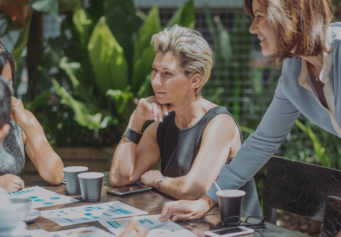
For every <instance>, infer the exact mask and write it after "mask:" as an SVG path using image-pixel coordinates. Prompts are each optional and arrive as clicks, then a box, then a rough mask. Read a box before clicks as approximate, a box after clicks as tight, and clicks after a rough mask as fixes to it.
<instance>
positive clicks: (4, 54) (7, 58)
mask: <svg viewBox="0 0 341 237" xmlns="http://www.w3.org/2000/svg"><path fill="white" fill-rule="evenodd" d="M0 74H1V76H2V77H3V78H4V79H6V81H7V82H8V83H9V84H10V86H11V87H12V88H13V86H14V82H15V62H14V59H13V57H12V56H11V55H10V54H9V52H8V51H7V50H6V48H5V47H4V45H3V44H1V43H0ZM10 100H11V106H12V113H11V114H10V116H9V117H7V120H8V123H9V125H10V130H9V133H8V135H7V136H6V138H5V139H4V142H3V147H2V149H1V150H0V186H1V187H3V188H4V189H5V190H6V191H7V192H15V191H18V190H19V189H21V188H24V181H23V180H22V179H20V177H19V175H20V173H21V171H22V169H23V168H24V164H25V151H26V153H27V155H28V157H29V158H30V159H31V161H32V163H33V164H34V166H35V167H36V168H37V170H38V172H39V174H40V176H41V177H42V178H43V179H44V180H46V181H48V182H49V183H50V184H51V185H58V184H60V183H61V182H62V181H63V179H64V173H63V168H64V165H63V162H62V160H61V159H60V157H59V156H58V155H57V154H56V153H55V152H54V151H53V149H52V147H51V146H50V144H49V143H48V141H47V139H46V137H45V133H44V130H43V128H42V127H41V125H40V124H39V122H38V120H37V119H36V118H35V117H34V115H33V114H32V113H31V112H30V111H28V110H26V109H25V108H24V106H23V103H22V101H21V100H18V99H16V98H14V97H13V96H12V97H11V98H10ZM0 116H1V117H2V115H0ZM9 118H10V119H9Z"/></svg>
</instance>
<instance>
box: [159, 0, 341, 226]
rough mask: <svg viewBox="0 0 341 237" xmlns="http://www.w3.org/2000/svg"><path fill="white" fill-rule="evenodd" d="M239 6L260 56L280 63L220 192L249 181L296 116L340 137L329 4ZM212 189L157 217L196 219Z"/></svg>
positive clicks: (303, 0)
mask: <svg viewBox="0 0 341 237" xmlns="http://www.w3.org/2000/svg"><path fill="white" fill-rule="evenodd" d="M244 7H245V11H246V13H247V14H248V15H249V16H250V17H251V18H252V19H253V23H252V25H251V27H250V32H251V33H252V34H256V35H257V37H258V39H259V40H260V45H261V47H262V54H263V55H267V56H271V57H272V58H273V59H274V60H275V62H276V63H280V62H282V61H283V60H284V62H283V66H282V76H281V78H280V79H279V83H278V86H277V89H276V91H275V95H274V99H273V101H272V103H271V105H270V107H269V108H268V110H267V112H266V114H265V115H264V117H263V119H262V121H261V123H260V124H259V126H258V128H257V130H256V132H255V133H254V134H251V135H250V137H249V138H248V139H247V140H246V141H245V143H244V144H243V145H242V146H241V148H240V150H239V151H238V153H237V154H236V156H235V157H234V159H233V160H232V162H231V163H230V165H228V166H224V167H223V168H222V170H221V172H220V175H219V178H218V180H217V183H218V184H219V186H220V187H221V188H222V189H238V188H239V187H241V186H242V185H243V184H245V182H247V181H248V180H250V179H251V178H252V177H253V176H254V175H255V174H256V172H257V171H258V170H259V169H260V168H261V167H262V166H263V165H264V164H265V163H266V162H267V161H268V160H269V159H270V157H271V156H272V154H274V153H275V152H276V151H277V149H278V148H279V146H280V145H281V144H282V142H284V141H285V139H286V137H287V134H288V133H289V132H290V130H291V128H292V126H293V125H294V124H295V121H296V119H297V118H298V116H299V115H300V114H301V113H302V114H303V115H304V116H305V117H306V118H308V119H309V120H311V121H312V122H314V123H315V124H316V125H318V126H320V127H321V128H323V129H325V130H326V131H328V132H330V133H332V134H334V135H336V136H338V137H341V93H340V92H341V67H339V66H340V64H341V24H340V23H332V24H331V21H332V18H333V5H332V3H331V1H330V0H244ZM216 191H217V189H216V188H215V187H214V186H213V188H212V189H211V190H210V191H209V192H208V193H207V195H206V196H204V197H203V198H202V199H203V200H204V203H203V202H202V201H201V200H197V201H184V200H182V201H177V202H172V203H166V204H165V205H164V208H163V211H162V215H161V217H160V219H161V220H167V219H169V218H172V220H173V221H180V220H188V219H197V218H200V217H202V216H203V215H204V214H205V213H206V212H207V211H208V210H210V209H211V208H213V207H214V206H215V205H216V204H217V196H216V194H215V193H216ZM208 207H209V208H208ZM173 213H182V214H177V215H174V216H173V217H172V214H173Z"/></svg>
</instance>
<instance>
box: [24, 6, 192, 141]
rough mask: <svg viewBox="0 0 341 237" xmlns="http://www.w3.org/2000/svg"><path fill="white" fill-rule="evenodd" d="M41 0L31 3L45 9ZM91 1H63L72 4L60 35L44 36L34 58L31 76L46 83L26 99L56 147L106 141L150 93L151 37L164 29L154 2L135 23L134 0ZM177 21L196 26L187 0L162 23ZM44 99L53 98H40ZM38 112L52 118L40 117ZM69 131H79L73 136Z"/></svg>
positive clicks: (42, 9)
mask: <svg viewBox="0 0 341 237" xmlns="http://www.w3.org/2000/svg"><path fill="white" fill-rule="evenodd" d="M46 1H47V0H46ZM43 2H44V1H43V0H39V1H38V0H37V1H35V2H31V4H32V5H31V6H32V7H34V8H35V9H38V8H37V7H38V6H39V7H40V8H39V10H40V11H47V10H46V9H44V8H43V5H39V4H42V3H43ZM38 3H39V4H38ZM33 4H38V5H33ZM65 4H66V3H65ZM60 5H61V1H60V2H59V6H60ZM89 5H90V6H89V8H86V9H85V8H82V7H81V2H80V1H73V2H72V4H71V3H70V5H69V6H67V7H66V8H73V9H74V13H73V15H66V17H65V18H63V20H62V22H61V24H62V29H61V32H62V34H61V36H59V37H56V38H50V39H49V40H48V41H47V42H46V44H45V46H44V49H43V50H42V52H43V53H42V54H41V57H40V60H39V67H38V80H37V81H38V84H39V85H44V83H47V85H46V87H42V88H39V91H37V94H39V95H38V96H37V97H36V98H35V99H34V100H33V101H30V102H28V103H27V102H26V106H27V108H28V109H30V110H32V111H34V113H35V115H36V116H37V117H38V119H39V121H40V122H41V123H42V125H43V127H44V129H46V130H45V131H46V132H47V133H48V134H49V136H51V138H50V141H53V142H51V144H52V143H53V144H54V145H56V146H61V145H64V146H72V145H82V144H83V145H86V144H92V145H98V146H105V144H110V145H112V144H113V143H114V140H115V134H117V135H116V137H119V135H120V134H121V133H122V132H123V129H124V127H125V126H126V124H127V122H128V120H129V118H130V115H131V114H132V112H133V111H134V109H135V108H136V102H135V101H136V99H139V98H142V97H147V96H150V95H152V94H153V90H152V88H151V85H150V76H151V72H152V67H151V65H152V62H153V60H154V57H155V52H154V50H153V47H152V46H151V45H150V41H151V37H152V35H154V34H155V33H157V32H159V31H161V30H163V28H162V27H161V22H160V16H159V9H158V6H154V7H153V8H152V9H151V10H150V12H149V13H148V14H147V15H146V17H145V19H144V21H143V22H142V26H141V27H139V22H138V21H139V20H140V19H139V17H138V16H137V10H136V9H135V6H134V4H133V1H132V0H125V1H122V0H90V1H89ZM50 13H51V12H50ZM175 23H176V24H179V25H182V26H186V27H192V28H193V27H194V24H195V9H194V5H193V1H188V2H187V3H185V4H184V5H183V6H181V7H180V8H179V9H178V10H177V11H176V13H175V14H174V16H173V17H172V19H171V21H170V22H168V24H167V26H172V25H173V24H175ZM18 51H19V47H18ZM51 87H52V90H51ZM44 88H45V89H44ZM56 96H58V97H56ZM50 98H52V99H50ZM56 98H58V99H56ZM44 100H45V102H46V100H47V101H53V102H51V103H50V104H49V105H46V104H43V101H44ZM44 114H46V115H48V116H54V118H53V119H51V120H46V119H45V118H44V116H43V115H44ZM72 118H73V119H72ZM66 119H68V121H65V120H66ZM58 120H59V121H58ZM69 120H71V121H69ZM72 131H74V132H79V133H81V134H83V135H84V136H85V137H84V136H83V137H80V138H78V137H77V138H75V137H74V136H73V135H70V133H71V132H72ZM62 140H63V141H62ZM64 141H65V142H64ZM94 141H96V142H95V143H94Z"/></svg>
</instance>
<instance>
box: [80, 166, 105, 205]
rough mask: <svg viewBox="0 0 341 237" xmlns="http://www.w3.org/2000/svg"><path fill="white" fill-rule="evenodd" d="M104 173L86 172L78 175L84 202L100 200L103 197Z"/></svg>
mask: <svg viewBox="0 0 341 237" xmlns="http://www.w3.org/2000/svg"><path fill="white" fill-rule="evenodd" d="M103 176H104V174H103V173H99V172H85V173H81V174H79V175H78V178H79V184H80V187H81V193H82V199H83V201H84V202H99V200H100V199H101V192H102V182H103Z"/></svg>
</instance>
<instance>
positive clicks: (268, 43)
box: [250, 0, 277, 55]
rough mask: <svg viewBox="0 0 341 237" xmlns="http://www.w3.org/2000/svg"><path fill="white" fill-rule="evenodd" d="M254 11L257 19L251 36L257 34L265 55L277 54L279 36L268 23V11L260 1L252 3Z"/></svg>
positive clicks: (251, 29)
mask: <svg viewBox="0 0 341 237" xmlns="http://www.w3.org/2000/svg"><path fill="white" fill-rule="evenodd" d="M252 10H253V13H254V15H255V19H254V20H253V22H252V25H251V27H250V32H251V34H256V35H257V38H258V39H259V40H260V46H261V47H262V54H263V55H272V54H275V53H276V52H277V36H276V34H275V31H274V30H273V29H272V28H271V27H270V25H269V21H268V10H267V8H266V6H265V5H264V4H262V3H260V2H259V0H253V1H252Z"/></svg>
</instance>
